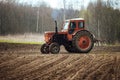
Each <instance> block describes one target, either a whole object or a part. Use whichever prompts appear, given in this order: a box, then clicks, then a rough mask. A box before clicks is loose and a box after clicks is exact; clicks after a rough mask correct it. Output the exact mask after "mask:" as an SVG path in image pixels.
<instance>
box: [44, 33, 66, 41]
mask: <svg viewBox="0 0 120 80" xmlns="http://www.w3.org/2000/svg"><path fill="white" fill-rule="evenodd" d="M54 34H55V32H54V31H47V32H45V34H44V36H45V42H49V40H50V39H51V38H52V36H53V35H54ZM58 34H67V32H58Z"/></svg>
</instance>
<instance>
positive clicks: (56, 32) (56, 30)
mask: <svg viewBox="0 0 120 80" xmlns="http://www.w3.org/2000/svg"><path fill="white" fill-rule="evenodd" d="M55 34H58V27H57V21H55Z"/></svg>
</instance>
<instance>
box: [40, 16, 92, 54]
mask: <svg viewBox="0 0 120 80" xmlns="http://www.w3.org/2000/svg"><path fill="white" fill-rule="evenodd" d="M55 24H56V27H55V32H45V35H44V36H45V42H46V43H44V44H43V45H42V46H41V52H42V53H44V54H47V53H52V54H57V53H59V51H60V46H61V45H63V46H64V47H65V49H66V50H67V51H68V52H70V53H88V52H90V51H91V49H92V48H93V46H94V37H93V34H91V33H90V32H89V31H88V30H85V20H84V19H83V18H75V19H69V20H66V21H65V24H64V27H63V29H62V30H61V31H60V32H58V29H57V22H56V21H55Z"/></svg>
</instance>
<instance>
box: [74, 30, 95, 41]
mask: <svg viewBox="0 0 120 80" xmlns="http://www.w3.org/2000/svg"><path fill="white" fill-rule="evenodd" d="M82 31H86V32H88V33H90V34H91V35H92V36H93V41H94V42H96V40H97V39H96V38H95V35H94V34H93V33H91V32H90V31H88V30H79V31H76V32H75V33H74V34H73V35H72V37H74V36H75V35H76V34H77V33H79V32H82Z"/></svg>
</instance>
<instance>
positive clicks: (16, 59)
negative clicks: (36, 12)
mask: <svg viewBox="0 0 120 80" xmlns="http://www.w3.org/2000/svg"><path fill="white" fill-rule="evenodd" d="M39 48H40V45H25V44H7V43H0V80H23V79H24V80H65V79H66V80H119V79H120V46H111V47H103V46H102V47H94V49H93V50H92V51H91V52H90V53H89V54H74V53H73V54H70V53H68V52H66V51H65V50H64V48H63V47H61V48H62V49H61V52H60V54H57V55H54V54H41V53H40V50H39Z"/></svg>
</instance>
